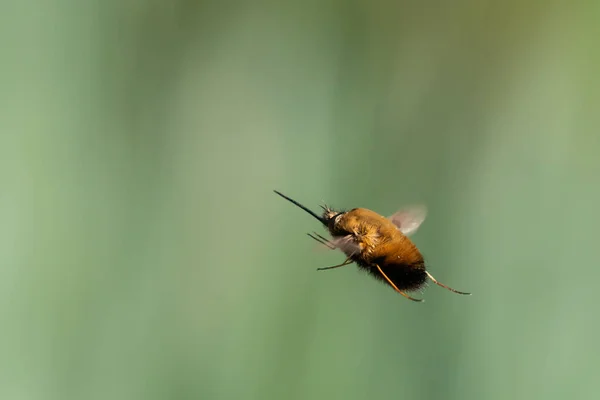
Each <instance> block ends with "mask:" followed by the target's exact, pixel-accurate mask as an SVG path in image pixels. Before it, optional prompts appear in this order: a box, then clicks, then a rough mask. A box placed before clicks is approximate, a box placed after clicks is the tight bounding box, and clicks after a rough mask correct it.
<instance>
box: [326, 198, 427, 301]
mask: <svg viewBox="0 0 600 400" xmlns="http://www.w3.org/2000/svg"><path fill="white" fill-rule="evenodd" d="M332 221H333V222H334V223H333V224H329V226H328V229H329V232H330V234H331V236H332V237H333V238H340V237H345V236H346V235H352V238H353V239H352V240H353V242H354V243H351V244H350V245H341V246H340V249H341V250H342V251H343V252H344V253H345V254H346V256H348V257H349V258H351V259H352V261H354V262H355V263H356V264H357V265H358V266H359V267H360V268H362V269H364V270H366V271H367V272H369V273H370V274H371V275H373V276H374V277H375V278H377V279H379V280H381V281H383V282H385V283H387V284H389V282H388V281H387V279H385V277H384V276H383V274H382V273H381V272H380V270H379V269H378V268H377V266H378V267H379V268H381V270H382V271H383V273H384V274H385V275H387V277H388V278H389V279H390V280H391V281H392V282H393V283H394V285H395V286H396V287H397V288H398V289H399V290H405V291H412V290H417V289H419V288H421V287H422V286H423V285H424V284H425V283H426V282H427V274H426V272H425V262H424V261H423V256H422V255H421V253H420V252H419V249H417V246H415V245H414V243H413V242H412V241H411V240H410V239H409V238H408V237H406V236H405V235H404V234H402V232H400V231H399V230H398V227H397V226H396V225H394V224H393V223H392V222H391V221H390V220H389V219H388V218H385V217H383V216H381V215H379V214H377V213H376V212H374V211H371V210H368V209H366V208H355V209H353V210H350V211H348V212H346V213H344V214H342V215H340V216H339V218H338V219H337V220H336V219H333V220H332Z"/></svg>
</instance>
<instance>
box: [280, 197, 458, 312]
mask: <svg viewBox="0 0 600 400" xmlns="http://www.w3.org/2000/svg"><path fill="white" fill-rule="evenodd" d="M274 192H275V193H277V194H278V195H279V196H281V197H283V198H284V199H286V200H288V201H289V202H291V203H292V204H294V205H296V206H298V207H300V208H301V209H303V210H304V211H306V212H307V213H309V214H310V215H312V216H313V217H314V218H316V219H317V220H319V222H321V223H322V224H323V225H324V226H325V228H327V230H328V231H329V234H330V235H331V239H327V238H325V237H323V236H321V235H319V234H318V233H316V232H314V233H312V234H311V233H309V234H308V236H310V237H311V238H313V239H314V240H316V241H317V242H319V243H321V244H323V245H325V246H327V247H328V248H330V249H332V250H335V249H339V250H341V251H342V252H343V253H344V254H345V255H346V260H345V261H344V262H343V263H341V264H338V265H334V266H332V267H325V268H317V270H319V271H323V270H328V269H333V268H339V267H343V266H344V265H348V264H352V263H356V264H357V265H358V267H359V268H362V269H364V270H366V271H367V272H368V273H370V274H371V275H373V277H375V278H376V279H378V280H380V281H383V282H384V283H386V284H388V285H389V286H391V287H392V288H393V289H394V290H395V291H396V292H398V293H400V294H401V295H402V296H404V297H406V298H408V299H410V300H413V301H417V302H421V301H423V300H421V299H415V298H413V297H411V296H409V295H408V294H406V292H412V291H415V290H419V289H421V288H423V287H424V286H425V284H426V283H427V279H428V278H429V279H431V280H432V281H433V282H434V283H435V284H437V285H439V286H441V287H443V288H446V289H448V290H450V291H452V292H454V293H458V294H464V295H470V293H465V292H459V291H458V290H455V289H452V288H451V287H449V286H446V285H444V284H443V283H440V282H438V281H437V280H436V279H435V278H434V277H433V276H432V275H431V274H430V273H429V272H428V271H427V269H426V268H425V262H424V260H423V256H422V255H421V253H420V252H419V250H418V249H417V247H416V246H415V245H414V244H413V242H411V241H410V239H409V238H408V236H410V235H411V234H413V233H415V232H416V230H417V229H418V228H419V226H420V225H421V223H422V222H423V221H424V220H425V216H426V214H427V210H426V209H425V207H424V206H413V207H409V208H406V209H404V210H400V211H398V212H397V213H395V214H394V215H392V216H391V217H389V218H385V217H383V216H381V215H379V214H377V213H375V212H373V211H371V210H367V209H366V208H354V209H352V210H350V211H336V210H332V209H331V208H329V207H327V206H321V208H322V209H323V213H322V214H321V215H320V216H319V215H318V214H316V213H314V212H313V211H311V210H310V209H308V208H307V207H305V206H303V205H302V204H300V203H298V202H297V201H295V200H292V199H291V198H289V197H287V196H286V195H284V194H282V193H280V192H278V191H277V190H274Z"/></svg>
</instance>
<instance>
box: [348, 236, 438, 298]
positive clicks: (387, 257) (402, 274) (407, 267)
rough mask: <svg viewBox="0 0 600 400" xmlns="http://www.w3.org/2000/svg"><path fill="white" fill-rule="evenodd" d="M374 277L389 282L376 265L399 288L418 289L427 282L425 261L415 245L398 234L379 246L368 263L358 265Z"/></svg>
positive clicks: (406, 289) (403, 289)
mask: <svg viewBox="0 0 600 400" xmlns="http://www.w3.org/2000/svg"><path fill="white" fill-rule="evenodd" d="M359 266H360V267H362V268H364V269H366V270H367V271H368V272H369V273H370V274H371V275H373V276H374V277H375V278H377V279H379V280H381V281H384V282H385V283H387V284H389V282H387V280H386V279H385V278H384V277H383V276H382V274H381V272H379V270H378V269H377V266H379V267H380V268H381V270H382V271H383V273H384V274H385V275H386V276H387V277H388V278H389V279H390V280H391V281H392V282H394V285H396V287H397V288H398V289H399V290H402V291H413V290H418V289H420V288H421V287H423V286H424V284H425V283H426V282H427V273H426V272H425V262H424V260H423V256H422V255H421V253H420V252H419V250H418V249H417V247H416V246H415V245H414V244H413V243H412V242H411V241H410V239H408V238H407V237H406V236H404V235H402V234H400V236H399V237H396V240H393V241H391V242H388V243H386V244H384V245H381V246H379V247H378V248H376V249H375V251H374V252H373V255H372V257H370V259H369V260H368V263H364V264H363V265H359Z"/></svg>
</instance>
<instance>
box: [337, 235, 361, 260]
mask: <svg viewBox="0 0 600 400" xmlns="http://www.w3.org/2000/svg"><path fill="white" fill-rule="evenodd" d="M330 242H331V243H333V245H334V246H335V247H336V248H338V249H340V250H341V251H343V252H344V253H346V254H347V255H354V254H358V253H360V246H359V245H358V243H356V242H355V241H354V238H353V237H352V235H347V236H342V237H337V238H333V239H330Z"/></svg>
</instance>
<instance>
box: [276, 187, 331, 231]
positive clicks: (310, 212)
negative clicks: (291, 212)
mask: <svg viewBox="0 0 600 400" xmlns="http://www.w3.org/2000/svg"><path fill="white" fill-rule="evenodd" d="M273 191H274V192H275V193H277V194H278V195H280V196H281V197H283V198H284V199H286V200H287V201H289V202H290V203H292V204H294V205H296V206H298V207H300V208H301V209H303V210H304V211H306V212H307V213H309V214H310V215H312V216H313V217H315V218H316V219H318V220H319V222H320V223H322V224H323V225H327V221H326V220H325V218H323V217H320V216H319V215H317V214H316V213H315V212H313V211H311V210H310V209H309V208H308V207H305V206H303V205H302V204H300V203H298V202H297V201H296V200H292V199H290V198H289V197H287V196H286V195H284V194H283V193H280V192H278V191H277V190H273Z"/></svg>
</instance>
